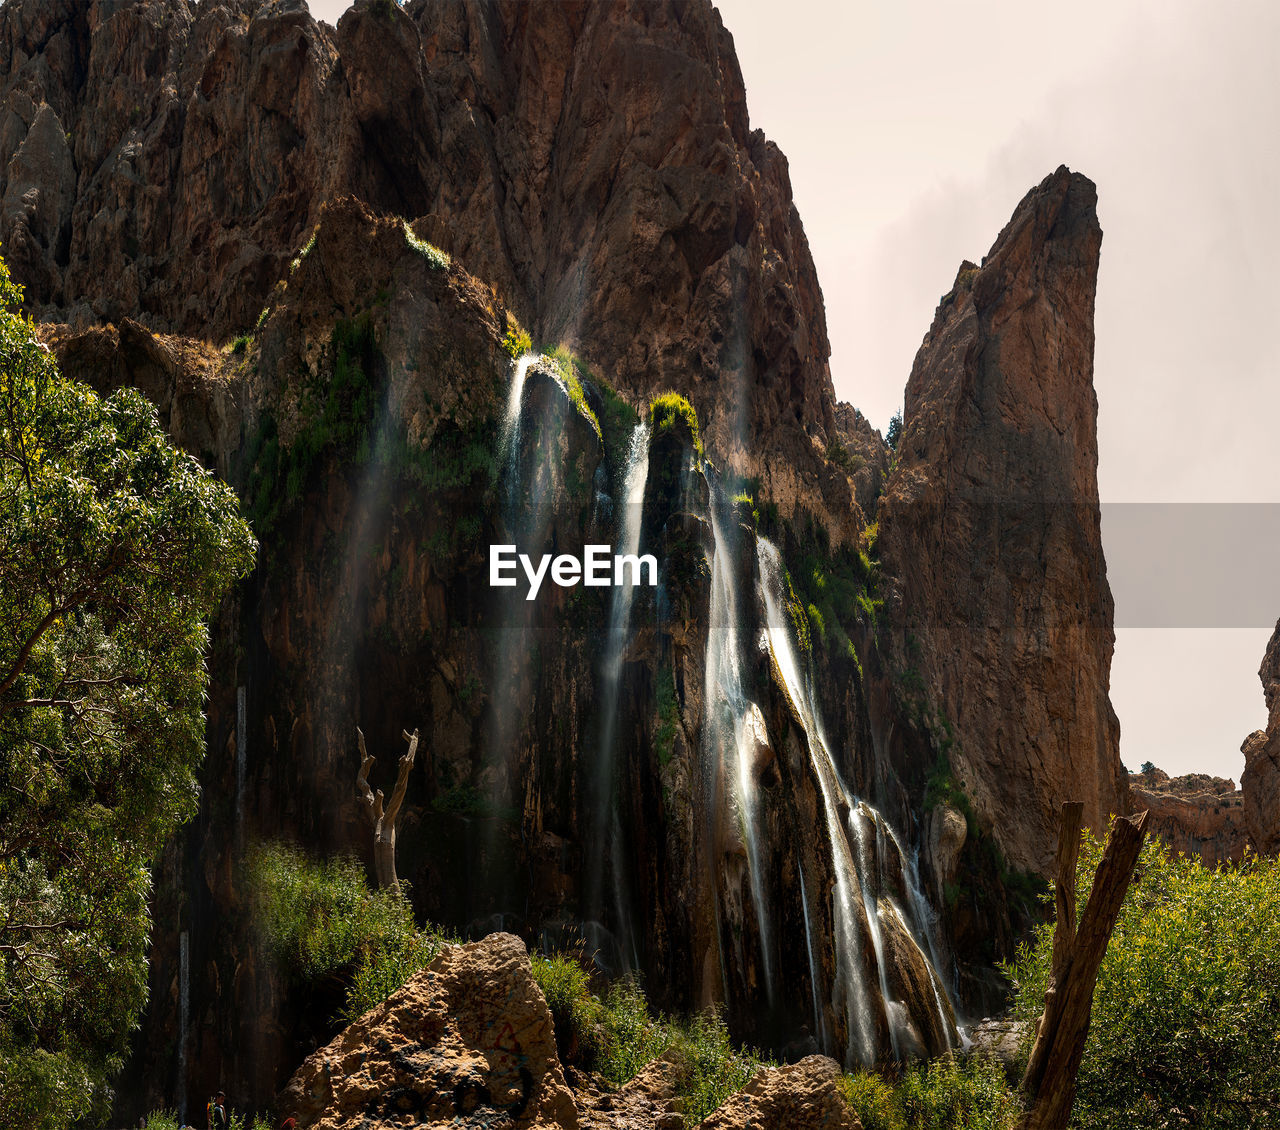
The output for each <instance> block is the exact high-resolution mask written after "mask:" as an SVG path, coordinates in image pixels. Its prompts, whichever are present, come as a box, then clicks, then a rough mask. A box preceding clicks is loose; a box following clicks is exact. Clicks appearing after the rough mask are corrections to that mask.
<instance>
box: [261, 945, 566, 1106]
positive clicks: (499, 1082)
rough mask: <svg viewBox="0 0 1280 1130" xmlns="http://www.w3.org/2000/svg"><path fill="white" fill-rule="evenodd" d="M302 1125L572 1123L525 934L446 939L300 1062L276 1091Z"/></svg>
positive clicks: (283, 1103)
mask: <svg viewBox="0 0 1280 1130" xmlns="http://www.w3.org/2000/svg"><path fill="white" fill-rule="evenodd" d="M278 1105H279V1107H280V1110H281V1111H282V1115H283V1116H292V1117H294V1118H296V1119H297V1120H298V1124H299V1126H300V1127H301V1128H302V1130H308V1128H311V1127H315V1128H316V1130H341V1128H343V1127H372V1126H387V1127H390V1126H398V1125H401V1124H403V1123H405V1122H406V1121H411V1122H412V1123H413V1124H414V1125H420V1124H422V1123H427V1124H429V1125H452V1124H454V1123H455V1121H456V1120H457V1119H459V1118H461V1119H462V1120H464V1121H466V1122H467V1123H468V1124H475V1125H481V1124H482V1125H486V1126H488V1125H495V1124H497V1122H498V1121H501V1123H502V1124H503V1125H507V1126H512V1127H519V1128H524V1127H529V1128H534V1127H537V1128H539V1130H549V1128H551V1127H562V1128H565V1130H576V1128H577V1126H578V1118H577V1110H576V1108H575V1107H574V1103H573V1095H572V1092H570V1090H569V1087H568V1085H567V1084H566V1083H565V1078H564V1071H563V1069H562V1068H561V1066H560V1060H559V1058H558V1056H557V1054H556V1040H555V1031H554V1029H553V1027H552V1023H551V1013H550V1011H549V1010H548V1008H547V1002H546V1000H545V999H544V998H543V996H542V991H541V990H540V989H539V988H538V986H537V984H536V982H535V981H534V979H533V972H532V970H531V969H530V967H529V958H528V955H527V954H526V952H525V948H524V943H523V942H522V941H520V939H519V938H516V937H513V936H512V935H511V934H490V935H489V937H487V938H485V939H484V940H483V941H480V942H475V943H473V944H472V945H468V946H446V947H445V948H444V950H443V951H442V952H441V954H440V955H439V956H438V957H437V958H436V959H435V961H433V962H432V963H431V965H430V966H428V968H427V969H425V970H423V971H422V972H421V973H417V974H415V975H414V976H413V977H411V978H410V979H409V981H408V983H407V984H405V986H404V987H403V988H402V989H400V990H398V991H397V992H395V993H393V994H392V995H391V996H390V997H389V998H388V999H387V1001H386V1002H385V1003H384V1004H381V1005H379V1006H378V1007H377V1008H375V1009H373V1010H372V1011H371V1012H368V1013H366V1014H365V1015H364V1016H362V1017H360V1019H359V1020H357V1021H355V1022H354V1023H353V1024H351V1025H349V1026H348V1027H347V1028H346V1029H344V1030H343V1032H342V1034H341V1035H340V1036H339V1037H338V1038H337V1039H336V1040H334V1041H333V1042H332V1043H331V1044H329V1045H328V1046H326V1047H324V1048H321V1049H320V1050H318V1051H316V1052H315V1053H314V1054H313V1055H311V1056H310V1057H308V1058H307V1060H306V1061H305V1062H304V1063H303V1064H302V1066H301V1067H300V1068H298V1070H297V1072H296V1073H295V1074H294V1076H293V1078H292V1079H290V1080H289V1084H288V1086H287V1087H286V1088H285V1089H284V1092H283V1093H282V1094H281V1096H280V1099H279V1103H278Z"/></svg>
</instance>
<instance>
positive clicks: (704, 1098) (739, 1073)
mask: <svg viewBox="0 0 1280 1130" xmlns="http://www.w3.org/2000/svg"><path fill="white" fill-rule="evenodd" d="M532 961H533V973H534V978H535V980H537V982H538V984H539V986H540V987H541V988H542V992H543V996H545V997H546V998H547V1005H548V1006H549V1007H550V1009H551V1016H552V1019H553V1020H554V1022H555V1026H556V1043H557V1045H558V1046H559V1047H560V1048H561V1049H562V1054H564V1049H565V1048H569V1049H570V1052H571V1058H572V1059H575V1060H576V1061H577V1062H580V1063H588V1064H590V1063H593V1064H594V1066H595V1069H596V1070H597V1071H599V1073H600V1074H601V1075H602V1076H603V1077H604V1078H605V1079H606V1080H608V1082H610V1083H612V1084H614V1085H615V1086H621V1085H622V1084H623V1083H626V1082H627V1080H629V1079H632V1078H634V1077H635V1076H636V1075H637V1074H638V1073H639V1071H640V1070H641V1068H643V1067H644V1066H645V1065H646V1064H648V1063H652V1062H653V1061H654V1060H655V1059H658V1058H660V1057H662V1056H667V1057H668V1058H670V1059H671V1060H672V1061H673V1062H674V1063H675V1064H676V1065H677V1068H678V1082H677V1087H676V1090H677V1095H678V1096H679V1100H680V1105H681V1109H682V1111H683V1114H684V1121H685V1125H686V1126H690V1127H691V1126H696V1125H697V1124H698V1123H699V1122H701V1121H702V1120H703V1119H704V1118H705V1117H706V1116H707V1115H708V1114H710V1113H711V1112H712V1111H713V1110H715V1109H716V1108H717V1107H718V1106H720V1105H721V1103H723V1102H724V1101H725V1099H727V1098H728V1097H729V1096H730V1095H732V1094H733V1093H734V1092H736V1091H740V1090H741V1089H742V1088H743V1087H744V1086H745V1085H746V1083H747V1082H748V1081H749V1080H750V1079H751V1077H752V1076H753V1075H754V1074H755V1073H756V1071H757V1070H758V1069H759V1068H760V1067H761V1066H762V1065H765V1064H767V1062H768V1061H767V1060H763V1059H761V1058H760V1056H759V1055H758V1054H757V1053H756V1052H755V1051H753V1050H751V1049H738V1048H735V1047H734V1046H733V1043H732V1041H731V1040H730V1039H729V1030H728V1028H727V1027H726V1026H725V1023H724V1018H723V1017H722V1016H721V1015H720V1014H719V1013H718V1012H704V1013H699V1014H698V1015H695V1016H693V1017H691V1018H690V1019H688V1020H683V1021H681V1020H673V1019H671V1018H668V1017H664V1016H661V1015H657V1014H654V1013H653V1012H651V1011H650V1009H649V1003H648V1001H647V1000H646V999H645V995H644V992H643V990H642V989H641V988H640V986H639V985H638V984H637V983H636V982H635V981H634V980H630V979H627V980H621V981H617V982H615V983H614V984H613V985H612V986H611V987H610V989H609V992H608V995H607V996H606V997H605V999H604V1000H603V1001H601V1000H600V999H599V998H598V997H595V996H593V995H592V994H591V990H590V979H589V977H588V974H587V972H586V970H584V969H583V968H582V966H581V964H580V963H579V962H578V961H577V959H575V958H574V957H572V956H566V955H563V954H560V955H556V956H554V957H542V956H535V957H534V958H533V959H532Z"/></svg>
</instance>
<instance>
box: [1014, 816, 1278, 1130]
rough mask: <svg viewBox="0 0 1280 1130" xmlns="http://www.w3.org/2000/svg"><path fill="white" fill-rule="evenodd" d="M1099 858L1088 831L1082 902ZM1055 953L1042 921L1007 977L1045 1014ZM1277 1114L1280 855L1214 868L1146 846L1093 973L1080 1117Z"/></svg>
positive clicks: (1026, 1003) (1250, 1119) (1225, 1126)
mask: <svg viewBox="0 0 1280 1130" xmlns="http://www.w3.org/2000/svg"><path fill="white" fill-rule="evenodd" d="M1101 855H1102V846H1101V845H1100V844H1099V843H1098V841H1097V840H1095V839H1094V838H1093V837H1091V836H1089V837H1086V839H1085V843H1084V848H1083V850H1082V851H1081V855H1080V866H1079V872H1078V879H1077V882H1078V886H1079V889H1080V905H1081V906H1083V905H1084V902H1085V900H1086V899H1087V897H1088V887H1089V884H1090V880H1091V879H1092V876H1093V873H1094V870H1095V868H1096V867H1097V865H1098V862H1099V860H1100V859H1101ZM1052 952H1053V927H1052V926H1051V925H1046V926H1042V927H1040V929H1039V931H1038V934H1037V937H1036V940H1035V943H1034V944H1033V945H1032V946H1029V947H1024V948H1023V949H1022V950H1021V951H1020V952H1019V955H1018V958H1017V960H1016V961H1015V962H1014V963H1013V966H1012V969H1011V973H1012V975H1013V977H1014V980H1015V982H1016V985H1017V1000H1016V1010H1017V1012H1018V1013H1019V1014H1020V1015H1021V1016H1022V1017H1023V1018H1024V1019H1028V1020H1029V1019H1032V1018H1033V1017H1035V1016H1036V1015H1038V1014H1039V1012H1040V1010H1041V1008H1042V1007H1043V1002H1044V991H1045V986H1046V981H1047V978H1048V972H1049V965H1050V961H1051V957H1052ZM1277 1110H1280V863H1278V862H1277V861H1276V860H1274V859H1259V858H1258V857H1257V856H1250V857H1249V858H1247V859H1246V860H1245V861H1244V862H1243V863H1241V864H1239V865H1234V866H1233V865H1224V866H1221V867H1219V868H1217V869H1216V870H1210V869H1208V868H1206V867H1204V866H1203V865H1202V864H1201V863H1200V861H1199V860H1198V859H1188V858H1186V857H1185V856H1177V857H1171V856H1169V855H1168V854H1167V851H1166V849H1165V848H1164V846H1163V845H1162V844H1161V843H1160V842H1159V841H1152V842H1151V843H1149V844H1148V845H1147V847H1146V848H1145V849H1144V850H1143V853H1142V856H1141V858H1140V859H1139V861H1138V869H1137V876H1136V879H1135V884H1134V887H1133V888H1132V889H1131V890H1130V892H1129V895H1128V897H1127V898H1126V900H1125V904H1124V908H1123V910H1122V911H1121V913H1120V920H1119V922H1118V923H1117V924H1116V929H1115V932H1114V933H1113V934H1112V936H1111V943H1110V945H1109V946H1108V948H1107V954H1106V957H1105V958H1104V959H1103V963H1102V967H1101V969H1100V970H1099V974H1098V986H1097V990H1096V992H1095V994H1094V999H1093V1015H1092V1021H1091V1023H1090V1027H1089V1038H1088V1042H1087V1043H1086V1045H1085V1051H1084V1059H1083V1061H1082V1063H1081V1066H1080V1076H1079V1087H1078V1090H1077V1093H1076V1102H1075V1109H1074V1114H1073V1119H1072V1126H1073V1127H1075V1126H1078V1127H1082V1128H1085V1130H1104V1128H1106V1130H1110V1128H1113V1127H1114V1128H1119V1127H1125V1128H1126V1130H1128V1128H1130V1127H1132V1128H1134V1130H1144V1128H1150V1130H1156V1128H1157V1127H1160V1128H1162V1130H1163V1128H1172V1127H1205V1126H1212V1127H1215V1128H1216V1130H1235V1128H1237V1127H1239V1128H1241V1130H1243V1128H1245V1127H1255V1126H1263V1125H1269V1124H1270V1123H1268V1122H1267V1121H1266V1119H1267V1118H1268V1117H1270V1116H1272V1115H1274V1113H1275V1112H1276V1111H1277Z"/></svg>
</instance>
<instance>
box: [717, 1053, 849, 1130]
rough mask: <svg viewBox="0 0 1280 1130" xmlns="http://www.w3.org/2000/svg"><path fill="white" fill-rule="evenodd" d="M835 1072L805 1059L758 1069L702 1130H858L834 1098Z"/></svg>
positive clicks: (830, 1065) (814, 1058)
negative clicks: (748, 1081)
mask: <svg viewBox="0 0 1280 1130" xmlns="http://www.w3.org/2000/svg"><path fill="white" fill-rule="evenodd" d="M839 1077H840V1067H839V1065H838V1064H837V1063H836V1062H835V1060H833V1059H827V1057H826V1056H821V1055H811V1056H809V1057H807V1058H806V1059H802V1060H801V1061H800V1062H799V1063H793V1064H790V1065H789V1066H787V1067H762V1068H761V1069H760V1070H759V1071H757V1072H756V1074H755V1078H753V1079H752V1080H751V1082H750V1083H748V1084H747V1085H746V1086H745V1087H744V1088H743V1089H742V1090H741V1091H739V1092H738V1093H737V1094H736V1095H734V1096H732V1097H731V1098H730V1099H729V1100H728V1101H727V1102H726V1103H725V1104H724V1105H723V1106H721V1107H720V1109H719V1110H717V1111H715V1113H713V1114H712V1115H710V1116H709V1117H707V1118H705V1119H704V1120H703V1121H702V1123H701V1128H702V1130H765V1128H767V1130H861V1127H862V1123H861V1122H860V1121H859V1120H858V1118H857V1116H856V1115H855V1114H854V1113H853V1111H851V1110H850V1109H849V1105H848V1104H847V1103H846V1102H845V1100H844V1096H843V1095H842V1094H841V1093H840V1086H839V1083H838V1079H839Z"/></svg>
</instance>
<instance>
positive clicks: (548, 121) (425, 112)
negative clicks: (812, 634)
mask: <svg viewBox="0 0 1280 1130" xmlns="http://www.w3.org/2000/svg"><path fill="white" fill-rule="evenodd" d="M0 59H7V60H8V62H9V66H8V68H7V70H5V71H4V75H5V78H4V83H3V87H0V106H3V107H4V108H5V117H4V121H3V125H0V169H3V170H4V172H3V174H0V198H2V200H3V204H2V205H0V241H3V244H4V246H5V249H6V256H7V257H8V260H9V264H10V267H11V268H12V270H13V273H14V277H15V278H16V279H17V280H18V281H19V282H22V283H25V284H26V285H27V287H28V295H27V298H28V302H29V304H30V305H31V306H32V308H33V309H34V310H35V311H37V312H38V315H39V317H41V318H42V319H43V320H46V321H69V322H72V323H74V324H75V325H77V326H78V327H80V328H83V327H84V326H87V325H89V324H92V323H97V322H119V321H120V320H121V319H123V318H126V317H128V318H135V319H138V320H139V321H141V322H143V323H144V324H146V325H148V326H149V327H150V328H151V329H153V330H160V331H166V332H179V333H184V334H187V335H190V336H195V337H201V338H209V339H212V340H214V341H218V342H222V341H226V340H228V339H229V338H231V337H232V336H233V335H234V334H236V333H238V332H240V331H242V330H244V329H247V328H248V327H250V326H252V325H253V324H254V321H255V320H256V318H257V317H258V313H259V311H260V310H261V309H262V307H263V305H264V304H265V302H266V300H267V297H268V295H269V293H270V291H271V288H272V286H273V285H274V284H275V283H276V282H277V281H279V280H280V279H282V278H284V277H285V276H286V274H287V271H288V266H289V263H290V261H291V260H292V259H293V257H294V256H295V255H296V254H297V252H298V249H299V248H300V247H301V246H302V245H303V244H305V243H306V241H307V239H308V236H309V234H310V232H311V230H312V229H313V227H314V225H315V223H316V220H317V218H318V216H319V214H320V209H321V208H322V206H323V205H324V203H325V202H326V201H328V200H331V199H333V198H335V197H337V196H339V195H343V194H352V195H355V196H357V197H358V198H360V199H361V200H363V201H365V202H366V203H367V204H368V205H370V206H371V207H373V208H374V209H376V210H379V211H386V212H388V213H393V214H396V215H400V216H404V217H406V218H408V219H410V220H413V219H421V220H422V222H423V224H424V225H425V231H426V235H427V238H429V239H430V240H431V241H432V242H433V243H436V244H438V245H439V246H441V247H443V248H444V249H445V250H446V251H447V252H449V253H451V254H452V255H453V256H454V257H455V258H457V259H459V260H460V261H461V262H462V263H464V264H465V265H466V266H467V267H468V268H469V270H470V271H471V272H472V273H473V274H474V275H476V276H478V277H480V278H484V279H486V280H487V281H488V282H489V283H490V284H492V285H493V286H495V287H496V289H497V290H498V292H499V293H500V294H501V295H502V297H503V300H504V301H505V302H506V304H507V305H508V306H510V307H511V308H512V309H513V310H514V311H515V312H516V314H517V315H518V316H519V317H520V319H521V320H522V321H523V322H524V323H525V324H526V325H527V326H528V327H529V329H530V330H531V332H532V333H533V335H534V337H535V340H537V341H539V342H545V343H548V344H556V343H560V344H564V345H566V346H568V347H570V348H572V349H574V350H576V351H577V352H579V353H581V354H583V355H584V356H585V357H586V358H587V359H588V360H590V361H591V362H592V363H593V364H595V365H597V366H599V367H600V368H601V369H602V370H603V371H604V372H606V373H608V374H609V376H610V378H611V380H612V381H613V382H614V383H616V384H618V385H621V386H622V387H624V388H627V389H630V390H631V391H633V392H634V393H635V394H636V395H637V396H647V395H650V394H652V393H653V392H655V391H658V390H661V389H664V388H669V387H672V386H673V385H678V386H679V387H680V388H681V389H682V390H683V391H685V392H686V394H687V395H688V396H689V397H690V399H691V400H693V402H694V404H695V405H696V407H697V409H698V411H699V413H700V415H701V417H702V419H703V421H704V430H705V433H706V439H707V441H708V444H709V446H710V448H711V450H712V451H713V452H714V453H715V455H716V457H717V458H718V460H721V461H723V462H724V463H726V464H728V465H730V466H732V467H733V468H734V469H735V470H736V471H737V472H738V473H739V474H741V475H742V476H743V477H748V478H749V477H753V476H754V477H758V478H760V479H761V480H762V483H763V487H764V491H765V493H766V494H767V496H768V497H770V498H771V499H772V500H773V501H775V502H776V503H778V504H779V505H780V507H781V508H782V510H783V512H784V513H786V514H791V513H794V512H795V511H796V510H797V508H803V509H806V510H808V511H811V512H813V513H815V514H817V515H819V516H820V517H821V518H822V519H823V521H824V522H825V524H826V525H827V526H828V527H829V528H830V529H831V530H832V531H833V532H834V533H835V534H836V535H837V536H838V537H851V536H854V535H855V534H856V532H857V528H858V525H859V520H858V518H857V516H856V515H857V511H856V509H854V508H851V507H850V501H851V499H852V498H853V491H852V484H851V481H850V477H849V473H848V471H847V470H846V468H845V466H844V465H843V463H842V462H831V461H829V460H828V459H827V457H826V453H827V451H828V450H829V449H830V448H831V445H832V441H833V440H834V439H835V438H836V436H837V433H838V428H837V424H836V420H835V416H834V412H835V397H834V394H833V391H832V385H831V379H830V374H829V371H828V366H827V357H828V354H829V346H828V342H827V333H826V323H825V314H824V310H823V304H822V294H821V290H820V289H819V286H818V281H817V276H816V274H815V271H814V267H813V261H812V258H811V256H810V253H809V248H808V243H807V241H806V239H805V235H804V229H803V226H802V225H801V223H800V218H799V215H798V214H797V212H796V210H795V206H794V204H793V203H792V198H791V184H790V179H789V176H788V171H787V162H786V158H785V157H784V156H783V155H782V153H781V152H780V151H779V150H778V148H777V146H775V145H774V144H773V143H772V142H770V141H768V140H767V139H766V138H765V136H764V135H763V133H761V132H760V131H759V130H754V131H753V130H752V129H751V128H750V124H749V121H748V117H747V109H746V99H745V92H744V87H743V82H742V75H741V73H740V71H739V68H738V63H737V59H736V57H735V55H734V52H733V41H732V38H731V36H730V35H729V33H728V32H727V31H726V30H725V28H724V26H723V24H722V23H721V20H720V16H719V14H718V13H717V12H716V10H715V8H714V7H713V6H712V5H711V3H710V2H709V0H694V2H690V0H661V2H658V3H653V2H651V0H630V2H628V3H625V4H622V5H601V4H588V3H556V4H545V5H542V4H539V5H529V4H525V3H522V2H519V0H485V2H483V3H478V4H472V3H466V2H464V0H445V2H437V0H430V2H428V0H413V2H411V3H409V4H408V5H406V6H405V7H404V8H403V9H402V8H400V7H399V6H398V5H397V4H392V3H387V2H385V0H381V2H379V0H359V2H357V3H356V4H355V5H354V6H353V7H352V8H351V9H350V10H349V11H348V12H347V13H345V14H344V15H343V17H342V19H341V20H340V21H339V23H338V26H337V28H331V27H329V26H327V25H325V24H321V23H317V22H316V21H315V20H314V19H313V18H312V17H311V15H310V13H309V12H308V9H307V6H306V4H305V3H304V2H303V0H261V2H259V0H228V2H226V3H219V4H210V3H206V4H200V5H197V4H196V3H194V0H132V2H130V3H124V4H119V3H114V2H107V0H93V2H91V3H79V2H73V0H64V2H60V3H57V4H53V5H50V4H49V3H47V0H12V2H10V3H7V4H6V5H5V6H4V9H3V11H2V12H0ZM770 452H773V453H774V454H775V455H776V456H782V457H781V458H777V457H775V458H770V457H769V453H770ZM859 493H860V495H861V494H862V493H863V492H861V491H860V492H859Z"/></svg>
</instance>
